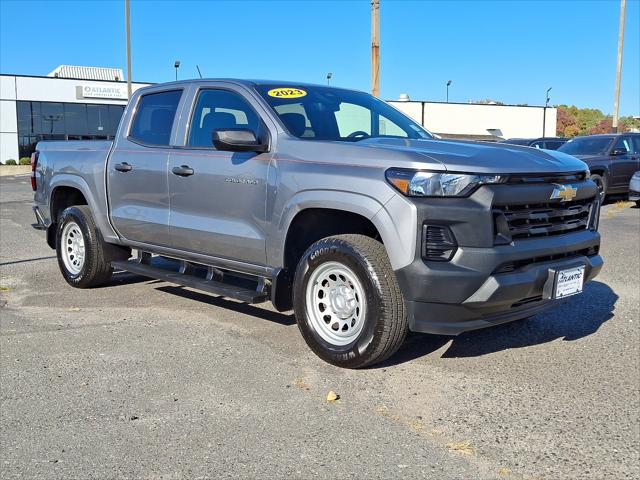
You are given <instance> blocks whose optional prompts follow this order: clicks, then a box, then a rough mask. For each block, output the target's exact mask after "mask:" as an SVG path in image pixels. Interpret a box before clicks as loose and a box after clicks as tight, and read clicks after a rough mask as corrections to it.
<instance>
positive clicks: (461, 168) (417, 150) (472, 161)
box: [356, 138, 587, 173]
mask: <svg viewBox="0 0 640 480" xmlns="http://www.w3.org/2000/svg"><path fill="white" fill-rule="evenodd" d="M356 145H360V146H362V147H363V148H372V149H376V150H380V149H382V150H388V151H395V152H402V153H404V154H405V155H403V157H404V158H406V159H411V160H412V161H411V162H410V163H412V164H413V163H414V162H415V163H422V162H424V163H427V164H429V166H431V167H432V166H433V163H434V161H437V162H439V163H440V164H442V166H443V167H444V168H445V169H446V170H449V171H454V172H474V173H560V172H578V171H584V170H587V165H586V164H585V163H584V162H582V161H580V160H578V159H577V158H575V157H572V156H571V155H567V154H566V153H562V152H557V151H554V150H539V149H536V148H530V147H520V146H517V145H508V144H493V143H485V142H470V141H454V140H413V139H402V138H372V139H367V140H362V141H360V142H358V143H357V144H356ZM421 160H422V161H421ZM394 163H395V162H394ZM405 163H407V162H405ZM390 166H391V165H390ZM395 166H404V165H395ZM406 166H409V165H406ZM415 167H416V166H415V165H411V168H415ZM424 168H428V167H427V166H426V165H425V167H424Z"/></svg>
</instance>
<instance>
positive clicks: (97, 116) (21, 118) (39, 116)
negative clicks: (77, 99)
mask: <svg viewBox="0 0 640 480" xmlns="http://www.w3.org/2000/svg"><path fill="white" fill-rule="evenodd" d="M16 110H17V114H18V147H19V152H20V157H28V156H30V155H31V153H33V151H35V149H36V144H37V143H38V142H39V141H41V140H111V139H113V138H114V137H115V135H116V131H117V130H118V124H119V123H120V118H121V117H122V114H123V112H124V106H123V105H101V104H86V103H59V102H23V101H19V102H16Z"/></svg>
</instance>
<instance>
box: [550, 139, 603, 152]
mask: <svg viewBox="0 0 640 480" xmlns="http://www.w3.org/2000/svg"><path fill="white" fill-rule="evenodd" d="M611 140H613V137H578V138H574V139H573V140H569V141H568V142H567V143H565V144H564V145H562V146H561V147H560V148H559V149H558V151H559V152H564V153H568V154H569V155H602V154H603V153H606V151H607V149H608V148H609V144H610V143H611Z"/></svg>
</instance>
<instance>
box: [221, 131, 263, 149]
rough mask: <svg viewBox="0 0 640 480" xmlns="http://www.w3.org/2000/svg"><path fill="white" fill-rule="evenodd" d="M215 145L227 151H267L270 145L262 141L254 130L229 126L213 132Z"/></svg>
mask: <svg viewBox="0 0 640 480" xmlns="http://www.w3.org/2000/svg"><path fill="white" fill-rule="evenodd" d="M211 139H212V140H213V146H214V147H216V149H217V150H224V151H227V152H260V153H261V152H266V151H267V150H268V145H267V144H266V143H262V142H260V140H258V138H257V137H256V134H255V132H254V131H253V130H249V129H248V128H228V129H224V130H214V131H213V132H211Z"/></svg>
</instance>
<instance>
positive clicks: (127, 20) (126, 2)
mask: <svg viewBox="0 0 640 480" xmlns="http://www.w3.org/2000/svg"><path fill="white" fill-rule="evenodd" d="M124 23H125V28H126V30H127V92H128V93H129V95H128V98H131V28H130V18H129V0H124Z"/></svg>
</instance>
